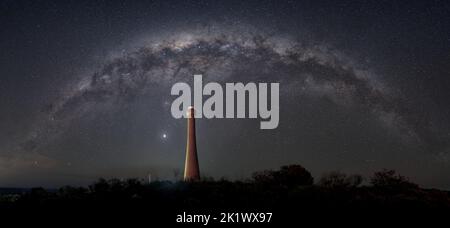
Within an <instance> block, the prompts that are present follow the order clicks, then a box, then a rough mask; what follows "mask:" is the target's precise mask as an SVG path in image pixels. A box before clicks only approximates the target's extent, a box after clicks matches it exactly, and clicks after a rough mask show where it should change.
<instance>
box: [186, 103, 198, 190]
mask: <svg viewBox="0 0 450 228" xmlns="http://www.w3.org/2000/svg"><path fill="white" fill-rule="evenodd" d="M194 112H195V110H194V107H192V106H190V107H189V108H188V113H187V143H186V161H185V163H184V180H185V181H197V180H200V168H199V166H198V157H197V143H196V138H195V118H194Z"/></svg>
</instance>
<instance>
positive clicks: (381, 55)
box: [0, 0, 450, 189]
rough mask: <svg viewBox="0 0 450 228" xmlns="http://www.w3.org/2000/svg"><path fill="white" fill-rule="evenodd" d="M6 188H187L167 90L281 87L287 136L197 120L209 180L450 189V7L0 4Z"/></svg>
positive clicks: (182, 131) (180, 131) (11, 0)
mask: <svg viewBox="0 0 450 228" xmlns="http://www.w3.org/2000/svg"><path fill="white" fill-rule="evenodd" d="M0 35H1V36H0V107H1V112H0V186H3V187H10V186H20V187H29V186H46V187H56V186H61V185H66V184H70V185H85V184H89V183H91V182H92V181H94V180H95V179H97V178H99V177H105V178H110V177H117V178H127V177H138V178H147V177H148V176H149V175H151V177H152V179H169V180H174V179H176V178H180V176H182V170H183V165H184V158H185V157H184V156H185V143H186V120H185V119H174V118H173V117H172V115H171V113H170V106H171V103H172V101H173V100H174V99H175V98H176V97H174V96H171V95H170V88H171V87H172V85H173V84H174V83H176V82H188V83H190V84H192V82H193V75H194V74H203V80H204V83H207V82H210V81H214V82H219V83H221V84H222V85H224V83H226V82H244V83H246V82H268V83H270V82H279V83H280V123H279V126H278V128H276V129H273V130H260V129H259V123H260V120H259V119H205V118H203V119H199V120H197V144H198V155H199V162H200V169H201V172H202V175H203V176H212V177H214V178H220V177H225V178H228V179H242V178H247V177H249V176H250V175H251V173H252V172H254V171H259V170H264V169H275V168H278V167H279V166H281V165H286V164H294V163H298V164H301V165H303V166H304V167H305V168H307V169H308V170H310V171H311V172H312V174H313V176H315V177H320V175H322V174H323V173H325V172H329V171H334V170H339V171H343V172H346V173H359V174H362V175H363V176H365V177H368V176H369V175H370V174H371V173H373V172H374V171H377V170H380V169H382V168H389V169H395V170H397V171H398V172H399V173H401V174H403V175H406V176H408V177H410V178H411V180H412V181H414V182H417V183H419V184H420V185H422V186H424V187H439V188H445V189H450V102H449V98H450V4H449V3H448V2H446V1H421V2H414V1H405V2H400V1H398V2H393V1H380V0H377V1H361V2H359V3H355V2H353V1H348V2H347V1H324V2H319V1H16V0H6V1H1V3H0Z"/></svg>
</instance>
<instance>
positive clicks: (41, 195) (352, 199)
mask: <svg viewBox="0 0 450 228" xmlns="http://www.w3.org/2000/svg"><path fill="white" fill-rule="evenodd" d="M362 183H363V178H362V177H361V176H359V175H347V174H345V173H341V172H330V173H327V174H325V175H323V176H322V177H321V178H319V179H318V180H317V181H314V179H313V177H312V175H311V173H310V172H309V171H308V170H306V169H305V168H303V167H302V166H300V165H289V166H283V167H281V168H280V169H278V170H266V171H262V172H256V173H254V174H253V175H252V177H251V178H249V179H248V180H240V181H228V180H225V179H221V180H213V179H211V178H206V179H204V180H202V181H198V182H183V181H178V182H171V181H154V182H151V183H145V182H144V181H142V180H138V179H128V180H119V179H110V180H105V179H100V180H98V181H96V182H95V183H93V184H92V185H90V186H88V187H71V186H66V187H62V188H60V189H58V190H56V191H47V190H45V189H43V188H33V189H31V191H29V192H26V193H23V194H19V195H2V196H0V209H8V210H16V209H23V208H27V209H30V208H31V210H39V209H40V208H50V209H53V210H64V209H67V208H71V209H73V208H83V209H82V210H83V211H86V210H92V211H94V213H95V211H99V210H105V209H106V210H126V211H133V210H135V209H136V210H137V209H138V208H139V211H140V212H142V211H146V212H149V211H153V212H154V211H158V212H161V211H171V213H172V212H174V211H175V212H176V211H192V210H195V211H204V210H209V211H217V210H225V211H227V210H244V211H252V210H253V211H254V210H258V211H264V210H267V211H282V212H280V213H282V214H283V216H292V215H293V216H295V215H296V214H299V213H303V212H307V213H336V212H341V211H348V210H351V211H357V212H364V211H367V210H370V211H384V212H386V211H394V212H395V211H421V210H423V211H425V210H427V211H429V210H436V211H449V209H450V194H449V192H448V191H442V190H436V189H424V188H420V187H419V186H418V185H417V184H414V183H412V182H411V181H409V180H408V178H406V177H404V176H401V175H399V174H397V173H396V172H395V171H393V170H381V171H379V172H375V173H374V174H373V175H372V177H371V178H369V179H368V180H367V181H366V184H364V185H362ZM142 208H144V209H143V210H142ZM77 210H78V209H77ZM171 213H168V215H170V216H172V214H171ZM166 214H167V213H166Z"/></svg>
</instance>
